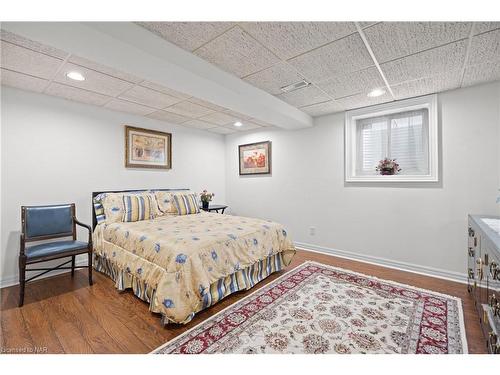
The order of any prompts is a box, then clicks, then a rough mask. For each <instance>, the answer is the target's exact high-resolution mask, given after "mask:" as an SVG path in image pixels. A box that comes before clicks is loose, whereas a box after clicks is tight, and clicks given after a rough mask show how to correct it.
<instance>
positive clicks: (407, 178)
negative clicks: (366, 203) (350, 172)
mask: <svg viewBox="0 0 500 375" xmlns="http://www.w3.org/2000/svg"><path fill="white" fill-rule="evenodd" d="M345 182H380V183H384V182H439V178H438V177H437V176H429V175H425V176H420V175H418V176H417V175H414V176H411V175H393V176H387V175H386V176H382V175H377V176H347V177H346V178H345Z"/></svg>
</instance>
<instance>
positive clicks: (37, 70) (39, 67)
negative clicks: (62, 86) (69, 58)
mask: <svg viewBox="0 0 500 375" xmlns="http://www.w3.org/2000/svg"><path fill="white" fill-rule="evenodd" d="M0 49H1V59H0V61H1V64H2V68H6V69H9V70H13V71H15V72H19V73H24V74H28V75H32V76H35V77H39V78H45V79H51V78H52V77H53V76H54V74H55V73H56V71H57V69H58V68H59V66H61V63H62V60H61V59H58V58H55V57H52V56H48V55H45V54H43V53H39V52H35V51H33V50H31V49H27V48H24V47H19V46H17V45H15V44H12V43H9V42H4V41H2V43H1V45H0Z"/></svg>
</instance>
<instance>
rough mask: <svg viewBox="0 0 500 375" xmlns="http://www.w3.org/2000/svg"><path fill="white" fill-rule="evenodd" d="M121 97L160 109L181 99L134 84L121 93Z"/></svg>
mask: <svg viewBox="0 0 500 375" xmlns="http://www.w3.org/2000/svg"><path fill="white" fill-rule="evenodd" d="M119 97H120V98H122V99H125V100H128V101H131V102H135V103H138V104H142V105H145V106H148V107H153V108H158V109H163V108H165V107H168V106H170V105H172V104H175V103H178V102H180V101H181V99H179V98H176V97H173V96H170V95H167V94H164V93H161V92H159V91H155V90H151V89H148V88H146V87H142V86H134V87H132V88H131V89H130V90H128V91H126V92H124V93H123V94H121V95H120V96H119Z"/></svg>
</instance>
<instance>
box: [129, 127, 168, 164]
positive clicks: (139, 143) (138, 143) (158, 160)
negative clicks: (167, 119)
mask: <svg viewBox="0 0 500 375" xmlns="http://www.w3.org/2000/svg"><path fill="white" fill-rule="evenodd" d="M125 167H127V168H159V169H171V168H172V134H170V133H164V132H160V131H157V130H150V129H141V128H135V127H133V126H125Z"/></svg>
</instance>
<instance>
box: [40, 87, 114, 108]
mask: <svg viewBox="0 0 500 375" xmlns="http://www.w3.org/2000/svg"><path fill="white" fill-rule="evenodd" d="M45 93H46V94H48V95H54V96H59V97H61V98H64V99H69V100H73V101H76V102H82V103H86V104H93V105H98V106H102V105H103V104H104V103H106V102H107V101H108V100H109V99H110V97H109V96H105V95H101V94H98V93H95V92H91V91H86V90H82V89H78V88H76V87H72V86H66V85H61V84H59V83H56V82H53V83H51V84H50V85H49V87H47V89H46V90H45Z"/></svg>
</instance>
